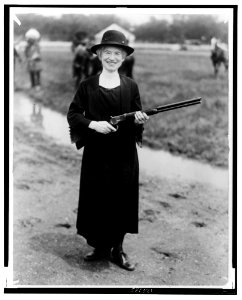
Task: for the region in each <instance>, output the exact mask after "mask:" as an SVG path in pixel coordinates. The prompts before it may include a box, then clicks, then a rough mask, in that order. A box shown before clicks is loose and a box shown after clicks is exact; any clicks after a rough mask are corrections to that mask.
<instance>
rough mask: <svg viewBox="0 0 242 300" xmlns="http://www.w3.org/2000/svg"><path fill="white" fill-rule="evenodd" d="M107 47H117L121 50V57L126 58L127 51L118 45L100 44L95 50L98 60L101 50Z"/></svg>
mask: <svg viewBox="0 0 242 300" xmlns="http://www.w3.org/2000/svg"><path fill="white" fill-rule="evenodd" d="M107 47H115V48H118V49H119V50H121V52H122V57H123V58H126V56H127V52H126V51H125V50H124V49H123V48H122V47H118V46H100V48H98V49H97V51H96V53H97V56H98V58H99V59H100V60H101V55H102V52H103V51H104V50H105V49H106V48H107Z"/></svg>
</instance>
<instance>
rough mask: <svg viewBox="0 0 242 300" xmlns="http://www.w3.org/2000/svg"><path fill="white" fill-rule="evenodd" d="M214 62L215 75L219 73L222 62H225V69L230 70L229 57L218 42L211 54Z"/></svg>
mask: <svg viewBox="0 0 242 300" xmlns="http://www.w3.org/2000/svg"><path fill="white" fill-rule="evenodd" d="M210 58H211V60H212V64H213V67H214V75H215V76H217V75H218V71H219V68H220V65H221V64H224V67H225V70H226V71H227V70H228V65H229V64H228V57H227V54H226V52H225V50H223V49H222V48H221V47H219V46H218V45H217V44H215V47H214V49H212V52H211V56H210Z"/></svg>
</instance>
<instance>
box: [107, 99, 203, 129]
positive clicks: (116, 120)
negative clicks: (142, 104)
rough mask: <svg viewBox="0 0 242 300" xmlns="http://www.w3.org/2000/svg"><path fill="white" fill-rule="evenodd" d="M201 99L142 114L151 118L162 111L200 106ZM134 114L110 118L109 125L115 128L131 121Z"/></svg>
mask: <svg viewBox="0 0 242 300" xmlns="http://www.w3.org/2000/svg"><path fill="white" fill-rule="evenodd" d="M201 99H202V98H194V99H189V100H185V101H180V102H175V103H171V104H166V105H161V106H157V107H155V108H150V109H147V110H144V111H143V112H145V113H146V114H147V116H151V115H155V114H158V113H160V112H163V111H168V110H172V109H178V108H182V107H187V106H191V105H196V104H201ZM135 113H136V112H130V113H126V114H123V115H119V116H114V117H111V118H110V121H109V123H110V124H111V125H114V126H116V125H118V123H120V122H123V121H125V120H127V119H133V118H134V115H135Z"/></svg>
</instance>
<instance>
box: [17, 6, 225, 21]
mask: <svg viewBox="0 0 242 300" xmlns="http://www.w3.org/2000/svg"><path fill="white" fill-rule="evenodd" d="M15 11H16V14H17V15H18V14H21V13H38V14H41V15H44V16H53V17H57V18H58V17H60V16H61V15H62V14H64V13H68V14H71V13H75V14H78V13H80V14H87V15H88V14H114V15H117V16H118V17H120V18H123V19H125V20H127V21H129V23H130V24H131V25H139V24H142V23H145V22H147V21H149V19H150V17H151V16H155V17H156V18H158V19H165V20H168V21H170V20H171V19H172V15H174V14H203V13H204V14H217V15H218V17H219V19H220V20H223V21H227V20H228V14H227V12H226V10H224V9H223V10H221V9H216V10H214V9H201V8H200V9H188V8H186V9H184V8H183V9H174V8H169V9H164V8H155V9H154V8H105V9H104V8H75V9H73V8H51V7H49V8H47V7H41V8H33V7H30V8H24V7H19V8H15Z"/></svg>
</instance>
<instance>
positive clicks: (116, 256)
mask: <svg viewBox="0 0 242 300" xmlns="http://www.w3.org/2000/svg"><path fill="white" fill-rule="evenodd" d="M111 261H112V262H113V263H115V264H117V265H118V266H119V267H121V268H123V269H125V270H127V271H134V270H135V265H134V264H131V262H130V261H129V258H128V255H127V254H126V253H124V252H123V251H119V252H115V251H112V256H111Z"/></svg>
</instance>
